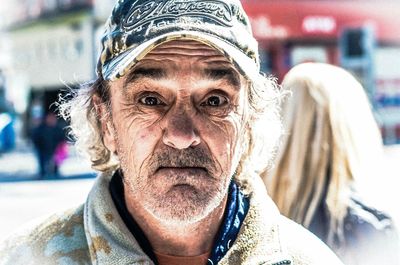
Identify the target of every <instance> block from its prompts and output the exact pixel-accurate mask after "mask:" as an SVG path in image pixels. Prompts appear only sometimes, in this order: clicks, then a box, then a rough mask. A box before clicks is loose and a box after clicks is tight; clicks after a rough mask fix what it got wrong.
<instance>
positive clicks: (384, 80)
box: [0, 0, 400, 144]
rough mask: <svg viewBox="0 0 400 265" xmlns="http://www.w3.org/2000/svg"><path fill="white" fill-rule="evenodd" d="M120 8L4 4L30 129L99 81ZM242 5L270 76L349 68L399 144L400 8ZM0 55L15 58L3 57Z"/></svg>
mask: <svg viewBox="0 0 400 265" xmlns="http://www.w3.org/2000/svg"><path fill="white" fill-rule="evenodd" d="M115 1H116V0H14V1H3V2H4V3H2V6H1V7H0V9H2V10H0V12H1V13H0V14H1V16H0V27H2V28H3V29H6V32H7V35H8V37H9V38H8V39H9V41H8V42H7V43H3V44H2V43H1V42H0V58H1V57H3V58H8V59H5V60H4V62H2V61H1V59H0V69H1V71H2V72H3V75H4V76H5V79H6V87H7V91H8V92H7V93H6V97H7V98H8V100H9V101H11V102H13V104H14V107H15V108H16V111H17V112H18V113H22V114H24V115H26V117H27V118H26V120H27V121H29V122H32V120H33V119H35V118H36V117H40V116H43V115H44V113H45V112H47V111H48V110H49V108H50V105H51V104H52V102H54V101H55V100H56V99H57V96H58V93H59V91H60V90H62V89H65V88H66V86H72V87H74V86H77V85H78V84H79V83H82V82H86V81H89V80H91V79H93V78H94V77H95V64H96V57H97V54H98V40H99V37H100V34H101V33H102V27H103V24H104V22H105V20H106V19H107V17H108V15H109V13H110V10H111V8H112V6H113V4H114V3H115ZM165 1H167V0H165ZM242 2H243V5H244V8H245V9H246V11H247V12H248V14H249V16H250V18H251V22H252V26H253V31H254V34H255V36H256V37H257V38H258V39H259V41H260V52H261V57H262V58H261V59H262V69H263V70H264V71H265V72H267V73H271V74H273V75H275V76H277V77H278V79H279V80H280V79H281V78H282V77H283V76H284V75H285V74H286V72H287V71H288V70H289V69H290V68H291V67H292V66H294V65H295V64H297V63H301V62H304V61H318V62H327V63H332V64H336V65H342V66H344V67H345V68H350V69H349V70H352V71H353V72H354V73H355V74H356V75H358V76H359V77H360V79H361V81H362V82H363V83H364V85H365V87H366V88H367V89H368V91H367V92H368V93H369V95H370V98H371V102H372V105H373V106H374V108H375V113H376V116H377V120H378V122H379V123H380V125H381V128H382V133H383V137H384V139H385V142H386V143H388V144H391V143H400V67H398V66H399V65H400V27H399V25H400V2H399V1H398V0H382V1H374V0H335V1H333V0H329V1H328V0H242ZM349 29H350V30H351V29H356V30H359V29H367V30H366V31H365V34H364V31H362V30H361V31H355V33H356V34H355V35H352V38H350V39H349V41H347V42H346V41H344V40H343V36H344V35H345V34H344V32H345V31H346V30H349ZM360 32H361V33H360ZM358 33H359V34H358ZM3 34H4V32H3ZM357 34H358V35H357ZM360 34H361V35H360ZM363 34H364V35H365V36H364V35H363ZM364 37H366V39H367V40H366V45H370V46H371V47H369V48H366V49H365V51H361V52H362V53H363V54H362V56H361V57H363V58H362V60H360V58H358V59H357V58H356V59H355V60H345V59H348V58H346V56H345V55H344V53H345V52H344V48H346V47H345V46H346V45H360V42H364V40H363V38H364ZM368 40H369V41H370V43H368ZM362 45H364V44H361V46H362ZM5 50H6V52H4V51H5ZM351 51H355V54H356V55H357V52H359V51H358V50H357V49H351ZM2 52H3V54H10V56H8V57H7V56H1V55H2ZM358 55H360V54H358ZM364 55H365V56H364ZM356 57H357V56H356ZM364 57H365V58H364ZM353 61H354V62H353ZM349 62H350V63H349ZM29 122H28V123H29Z"/></svg>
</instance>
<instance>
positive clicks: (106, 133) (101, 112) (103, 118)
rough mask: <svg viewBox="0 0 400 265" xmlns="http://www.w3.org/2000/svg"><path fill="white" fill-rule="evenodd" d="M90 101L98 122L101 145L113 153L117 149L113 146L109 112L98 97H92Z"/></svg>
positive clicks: (113, 133) (113, 136)
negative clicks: (101, 138)
mask: <svg viewBox="0 0 400 265" xmlns="http://www.w3.org/2000/svg"><path fill="white" fill-rule="evenodd" d="M92 100H93V104H94V108H95V110H96V114H97V117H98V118H99V121H100V127H101V132H102V137H103V143H104V145H105V147H106V148H107V149H108V150H109V151H110V152H111V153H115V152H116V150H117V148H116V144H115V131H114V126H113V124H112V120H111V118H110V117H111V116H110V110H109V109H108V107H107V106H106V104H105V103H104V102H103V101H102V100H101V98H100V97H99V96H98V95H93V98H92Z"/></svg>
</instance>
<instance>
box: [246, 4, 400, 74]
mask: <svg viewBox="0 0 400 265" xmlns="http://www.w3.org/2000/svg"><path fill="white" fill-rule="evenodd" d="M243 6H244V9H245V10H246V11H247V13H248V14H249V16H250V19H251V24H252V27H253V32H254V34H255V36H256V38H257V39H258V40H259V41H260V49H261V52H264V53H266V54H264V56H266V57H267V59H269V60H267V61H270V62H269V63H268V62H266V64H269V67H268V65H267V66H264V67H266V68H267V69H268V70H271V71H272V73H275V74H277V76H278V77H282V75H283V74H285V73H286V72H287V70H288V68H290V67H291V66H292V65H293V64H296V63H298V62H294V61H293V59H296V58H291V57H292V56H291V55H292V54H291V53H293V49H296V48H298V47H300V48H302V47H304V48H307V47H308V48H312V47H315V48H317V49H316V55H315V56H318V54H319V56H323V54H324V57H325V58H324V59H326V60H327V62H329V63H334V64H338V63H339V62H338V49H337V44H338V38H339V36H340V33H341V32H342V30H343V29H346V28H354V27H363V26H370V27H372V28H374V31H375V36H376V38H377V41H378V44H379V45H381V46H392V45H394V46H400V2H398V1H388V0H386V1H385V0H383V1H371V0H364V1H360V0H359V1H357V0H337V1H323V0H319V1H318V0H306V1H302V0H297V1H296V0H280V1H277V0H258V1H257V0H247V1H243ZM321 48H322V49H323V50H325V51H324V52H323V54H322V53H321V50H320V49H321ZM304 52H305V53H307V49H306V50H304ZM308 54H310V56H312V50H309V52H308ZM294 56H295V55H294ZM304 59H307V58H304ZM312 59H313V58H310V60H312ZM316 59H317V58H316ZM320 59H323V58H322V57H321V58H320Z"/></svg>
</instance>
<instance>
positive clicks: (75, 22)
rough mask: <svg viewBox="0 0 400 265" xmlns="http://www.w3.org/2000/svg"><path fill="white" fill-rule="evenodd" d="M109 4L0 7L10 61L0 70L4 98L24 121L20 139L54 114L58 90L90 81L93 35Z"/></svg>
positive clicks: (61, 1)
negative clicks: (5, 85)
mask: <svg viewBox="0 0 400 265" xmlns="http://www.w3.org/2000/svg"><path fill="white" fill-rule="evenodd" d="M113 4H114V1H113V0H108V1H107V0H103V1H97V0H16V1H8V2H7V3H5V5H4V6H3V7H2V13H1V15H2V16H1V17H2V18H3V19H1V20H0V23H1V26H2V28H3V31H6V33H7V35H8V42H9V45H8V49H7V53H8V54H10V56H9V57H10V58H11V59H10V60H9V62H7V63H4V64H3V65H1V64H0V68H3V69H4V70H3V72H4V73H5V74H6V76H7V90H8V93H7V95H6V98H7V100H8V101H10V102H13V104H14V106H15V108H16V111H17V112H18V113H20V114H22V115H23V116H24V124H25V125H26V126H25V132H26V134H28V133H29V130H30V128H31V127H32V126H33V124H34V123H37V122H38V120H40V119H41V118H42V117H43V116H45V114H46V113H47V112H49V111H54V106H53V105H52V104H53V102H55V101H56V100H57V98H58V96H59V93H60V90H61V91H62V90H66V88H67V87H76V86H78V85H79V84H81V83H83V82H87V81H89V80H92V79H93V78H95V64H96V62H95V61H96V57H97V52H98V51H97V49H98V44H97V40H98V35H99V30H101V28H102V26H103V24H104V21H105V20H106V17H107V16H108V13H109V12H110V10H111V8H112V5H113ZM3 34H4V32H3ZM0 49H1V47H0ZM3 50H4V48H3ZM0 53H1V51H0Z"/></svg>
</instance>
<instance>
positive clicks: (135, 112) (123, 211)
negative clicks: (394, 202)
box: [0, 0, 341, 265]
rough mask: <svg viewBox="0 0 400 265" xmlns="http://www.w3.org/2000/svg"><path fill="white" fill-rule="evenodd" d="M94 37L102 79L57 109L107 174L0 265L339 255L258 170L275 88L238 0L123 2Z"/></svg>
mask: <svg viewBox="0 0 400 265" xmlns="http://www.w3.org/2000/svg"><path fill="white" fill-rule="evenodd" d="M102 44H103V50H102V53H101V55H100V58H99V63H98V79H97V80H96V81H95V82H94V83H93V84H89V85H88V86H86V87H83V88H81V89H80V90H79V92H78V93H77V94H76V95H75V97H74V99H72V101H69V102H65V103H64V105H62V106H61V108H62V111H63V113H64V115H65V116H67V117H70V119H71V128H72V132H73V134H74V135H75V137H76V141H77V142H76V144H77V145H78V147H79V148H80V149H82V150H85V151H86V152H87V153H88V155H89V156H90V159H91V161H92V165H93V168H95V169H97V170H99V171H101V172H103V174H101V175H100V176H99V177H98V179H97V182H96V183H95V185H94V187H93V189H92V191H91V192H90V194H89V196H88V199H87V201H86V203H85V204H84V205H83V206H81V207H79V208H77V209H75V210H73V211H70V212H67V213H63V214H61V215H55V216H53V217H52V218H50V219H49V220H47V221H45V222H44V223H41V224H40V225H37V226H35V227H34V228H32V229H30V230H29V231H25V232H23V233H21V234H19V235H16V236H15V237H14V238H13V239H10V240H9V241H7V242H6V243H5V244H4V245H3V248H2V250H1V254H0V256H1V258H0V264H107V265H108V264H159V265H171V264H203V265H206V264H210V265H211V264H248V265H253V264H271V265H272V264H275V265H277V264H341V263H340V261H338V260H337V258H336V257H335V256H334V255H333V254H332V253H331V252H330V250H329V249H328V248H327V247H325V246H324V245H323V244H322V243H321V242H320V241H318V240H317V239H316V238H314V237H313V236H311V235H310V233H308V232H307V231H306V230H304V229H303V228H301V227H300V226H298V225H296V224H294V223H292V222H291V221H289V220H287V219H285V218H284V217H282V216H281V215H280V214H279V212H278V211H277V208H276V207H275V205H274V204H273V203H272V201H271V200H270V199H269V197H268V196H267V193H266V191H265V189H264V185H263V183H262V182H261V180H260V178H259V177H258V176H257V174H256V173H255V172H256V171H257V170H258V169H259V168H260V166H261V165H262V166H265V164H266V163H265V161H267V160H268V159H269V157H268V155H270V154H271V153H272V152H273V147H272V146H273V145H272V144H273V143H275V142H276V140H277V137H278V134H279V133H278V132H279V131H280V122H279V119H278V117H277V116H276V113H277V112H276V104H277V100H278V96H279V94H278V92H277V90H276V87H275V86H274V83H273V82H272V81H270V80H269V79H267V78H265V77H264V76H262V75H260V74H259V62H258V55H257V42H256V41H255V39H254V38H253V36H252V34H251V29H250V25H249V21H248V18H247V16H246V14H245V13H244V11H243V9H242V7H241V5H240V2H239V0H229V1H219V0H201V1H181V0H151V1H150V0H121V1H118V3H117V4H116V6H115V8H114V10H113V12H112V15H111V17H110V19H109V20H108V22H107V29H106V31H105V34H104V36H103V38H102ZM260 161H263V163H262V164H260Z"/></svg>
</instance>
